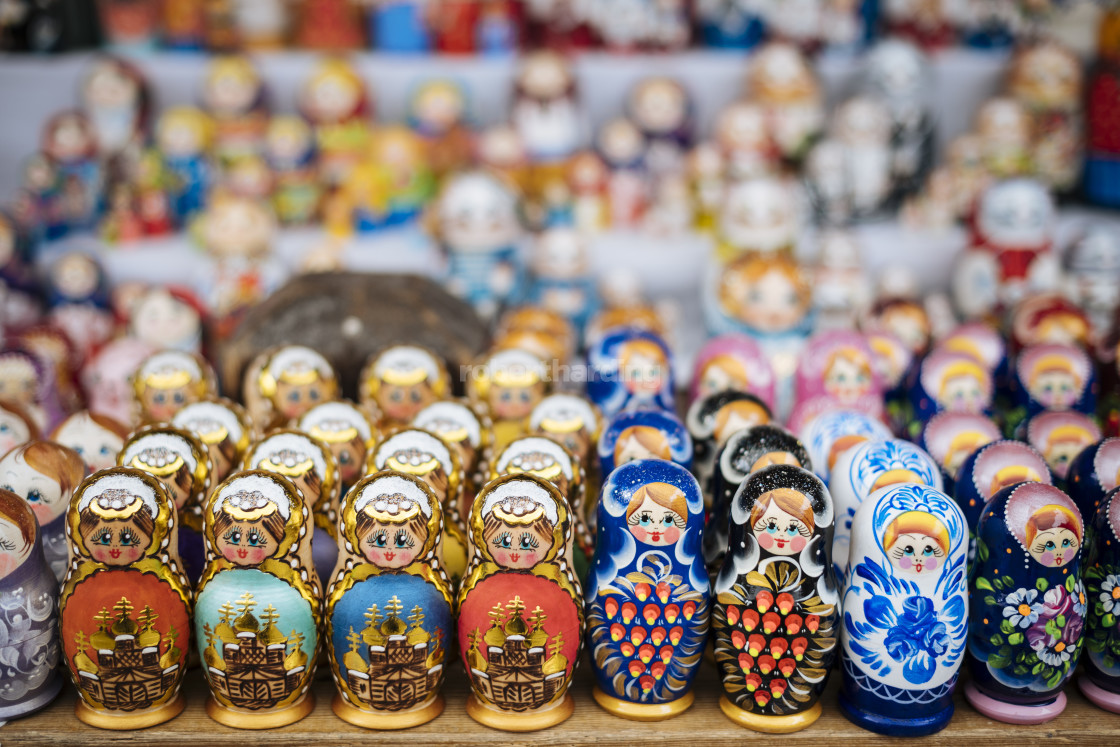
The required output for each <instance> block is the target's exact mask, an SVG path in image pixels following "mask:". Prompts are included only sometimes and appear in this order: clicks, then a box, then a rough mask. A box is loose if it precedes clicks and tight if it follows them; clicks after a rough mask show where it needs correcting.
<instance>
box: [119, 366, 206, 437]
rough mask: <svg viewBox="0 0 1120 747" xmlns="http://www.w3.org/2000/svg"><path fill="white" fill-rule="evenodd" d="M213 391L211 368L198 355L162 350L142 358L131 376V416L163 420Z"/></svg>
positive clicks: (148, 419) (142, 419) (153, 421)
mask: <svg viewBox="0 0 1120 747" xmlns="http://www.w3.org/2000/svg"><path fill="white" fill-rule="evenodd" d="M216 393H217V384H216V378H215V376H214V369H212V368H210V364H209V363H207V362H206V361H205V360H203V359H202V357H201V356H198V355H192V354H191V353H183V352H180V351H178V350H164V351H161V352H159V353H155V354H153V355H150V356H148V357H147V358H145V359H144V361H143V363H141V364H140V365H139V367H137V369H136V373H135V374H134V375H133V377H132V395H133V398H134V401H135V403H136V408H137V410H136V417H135V418H134V419H135V420H137V421H139V422H141V423H166V422H168V421H169V420H171V418H172V417H174V416H175V413H177V412H179V410H181V409H183V407H185V406H187V405H189V404H190V403H191V402H197V401H198V400H200V399H202V398H203V397H206V396H209V395H213V394H216Z"/></svg>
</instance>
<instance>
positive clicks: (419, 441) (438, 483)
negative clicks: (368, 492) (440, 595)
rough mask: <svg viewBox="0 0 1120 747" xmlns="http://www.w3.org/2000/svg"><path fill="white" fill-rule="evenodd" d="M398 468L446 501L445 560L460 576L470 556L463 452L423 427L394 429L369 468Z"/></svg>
mask: <svg viewBox="0 0 1120 747" xmlns="http://www.w3.org/2000/svg"><path fill="white" fill-rule="evenodd" d="M381 470H395V471H397V472H404V473H405V474H408V475H412V476H414V477H419V478H420V479H421V480H423V481H424V482H426V483H428V486H429V487H430V488H431V489H432V491H433V492H434V493H435V494H436V498H438V499H439V500H440V503H441V504H442V505H443V515H444V519H445V520H444V537H443V542H444V544H443V561H444V564H445V566H446V568H447V573H448V575H450V576H451V578H452V579H455V580H458V579H459V578H461V577H462V576H463V573H464V572H465V571H466V568H467V561H468V560H469V548H468V546H467V528H466V527H467V517H468V515H469V514H470V504H467V503H466V502H465V501H464V495H465V494H466V491H464V489H463V482H464V477H463V467H462V464H461V463H460V461H459V453H458V451H457V450H455V449H452V448H451V447H450V446H449V445H448V443H447V442H446V441H444V440H443V439H442V438H441V437H439V436H437V435H436V434H434V433H431V432H429V431H425V430H420V429H419V428H402V429H398V430H396V431H393V432H390V433H389V434H388V435H387V436H386V438H385V440H383V441H382V442H381V443H380V444H378V445H377V448H376V449H374V450H373V451H371V452H370V454H369V456H368V457H367V458H366V472H367V473H372V472H380V471H381Z"/></svg>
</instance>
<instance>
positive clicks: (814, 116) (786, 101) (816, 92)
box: [748, 42, 824, 161]
mask: <svg viewBox="0 0 1120 747" xmlns="http://www.w3.org/2000/svg"><path fill="white" fill-rule="evenodd" d="M749 76H750V77H749V84H748V85H749V89H748V90H749V91H750V94H751V98H752V99H753V100H754V101H757V102H758V103H759V104H761V105H762V107H763V109H764V110H765V112H766V118H767V121H768V124H769V129H770V134H771V137H772V138H773V140H774V142H775V143H776V144H777V146H778V150H779V151H780V152H781V154H782V158H784V159H786V160H790V161H798V160H800V159H801V158H802V157H804V155H805V153H806V151H807V150H808V148H809V145H810V144H811V143H812V141H813V140H814V139H815V138H816V136H817V134H818V133H819V132H820V131H821V129H822V127H823V125H824V102H823V100H822V99H823V97H822V95H821V91H820V84H819V82H818V81H817V77H816V75H815V74H814V73H813V69H812V68H811V67H810V66H809V63H808V61H807V60H806V59H805V57H804V55H802V54H801V52H800V51H798V49H797V48H796V47H794V46H793V45H791V44H786V43H784V42H771V43H769V44H766V45H764V46H763V47H762V48H760V49H759V50H758V52H757V53H756V54H755V55H754V58H753V59H752V61H751V69H750V74H749Z"/></svg>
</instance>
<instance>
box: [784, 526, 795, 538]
mask: <svg viewBox="0 0 1120 747" xmlns="http://www.w3.org/2000/svg"><path fill="white" fill-rule="evenodd" d="M786 534H788V535H789V536H790V537H792V536H793V535H795V534H797V526H796V525H795V524H790V525H789V527H788V528H787V529H786Z"/></svg>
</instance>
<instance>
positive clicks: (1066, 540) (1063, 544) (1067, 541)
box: [1062, 539, 1073, 547]
mask: <svg viewBox="0 0 1120 747" xmlns="http://www.w3.org/2000/svg"><path fill="white" fill-rule="evenodd" d="M1072 544H1073V543H1072V542H1070V541H1069V540H1068V539H1064V540H1062V547H1069V546H1071V545H1072Z"/></svg>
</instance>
